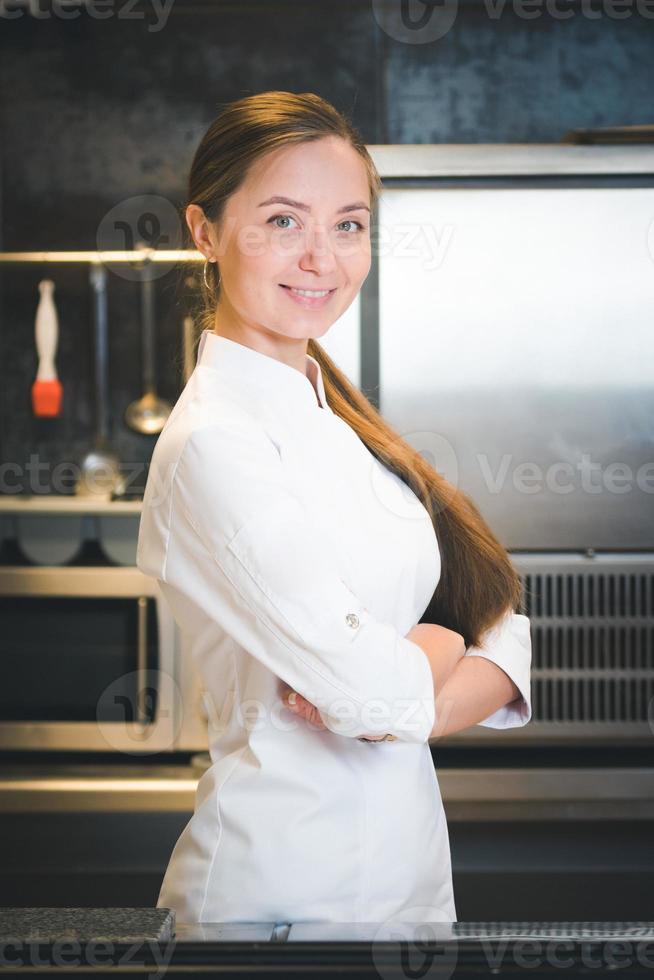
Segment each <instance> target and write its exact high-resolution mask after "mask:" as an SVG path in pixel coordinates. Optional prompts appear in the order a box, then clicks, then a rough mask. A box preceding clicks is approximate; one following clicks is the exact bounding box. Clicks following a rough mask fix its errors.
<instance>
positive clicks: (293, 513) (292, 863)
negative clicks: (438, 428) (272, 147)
mask: <svg viewBox="0 0 654 980" xmlns="http://www.w3.org/2000/svg"><path fill="white" fill-rule="evenodd" d="M322 160H323V158H322V157H320V158H317V159H316V160H315V161H314V162H316V165H317V166H320V165H322ZM311 162H312V161H311V158H310V159H309V164H311ZM303 166H304V169H303V171H302V172H303V173H306V172H307V171H306V167H307V158H306V157H305V158H304V159H303ZM275 176H276V177H277V178H278V179H279V180H280V182H281V183H283V181H282V177H283V168H282V171H280V172H278V173H277V174H276V175H275V174H273V177H270V172H269V175H268V178H267V179H269V180H271V179H275ZM325 179H326V180H327V179H328V174H326V178H325ZM303 189H304V190H305V191H306V188H303ZM341 220H343V219H341ZM285 261H287V262H288V260H285ZM294 261H295V260H294ZM311 261H312V260H308V261H307V262H305V261H304V259H301V260H300V264H299V266H298V268H300V269H301V272H300V274H299V275H298V277H297V279H296V281H300V279H301V276H305V280H304V281H306V280H307V279H308V278H309V277H310V274H311V271H315V269H314V270H311V271H310V262H311ZM228 268H229V267H228ZM335 269H336V267H334V270H335ZM330 276H331V278H332V279H335V278H336V273H335V272H334V275H333V276H332V275H331V273H330ZM280 302H281V303H282V309H284V310H285V309H286V306H285V305H283V304H285V303H286V302H288V304H289V306H288V317H289V321H288V322H289V324H290V325H291V326H292V325H293V324H294V323H295V322H296V321H295V320H294V319H293V317H294V316H306V314H304V313H302V314H300V313H298V314H295V312H294V310H293V309H292V308H291V307H292V304H293V301H292V300H291V299H289V300H288V301H287V300H286V299H283V300H280ZM298 322H299V321H298ZM316 322H317V321H316ZM304 366H305V370H304V371H302V370H298V369H297V367H296V366H292V365H291V364H289V363H286V362H285V361H284V360H282V359H279V358H277V357H275V356H271V355H270V354H269V353H264V352H263V351H262V350H258V349H255V348H254V347H253V346H252V345H248V344H246V343H241V342H239V341H238V340H237V339H234V338H233V337H227V336H223V335H221V334H220V332H219V331H218V332H214V331H212V330H204V332H203V333H202V335H201V339H200V345H199V349H198V356H197V364H196V366H195V369H194V371H193V373H192V375H191V377H190V379H189V381H188V383H187V384H186V386H185V388H184V390H183V392H182V394H181V396H180V398H179V400H178V401H177V403H176V405H175V407H174V409H173V412H172V414H171V415H170V416H169V418H168V420H167V422H166V425H165V428H164V430H163V432H162V433H161V435H160V437H159V439H158V441H157V443H156V446H155V449H154V453H153V457H152V462H151V466H150V471H149V475H148V481H147V485H146V490H145V496H144V501H143V508H142V516H141V523H140V529H139V538H138V550H137V565H138V567H139V568H140V569H141V571H143V572H144V573H146V574H147V575H150V576H153V577H155V578H156V579H157V580H158V582H159V584H160V587H161V590H162V592H163V595H164V596H165V598H166V600H167V601H168V602H169V603H170V606H171V608H172V611H173V613H174V615H175V618H176V620H177V622H178V623H179V625H180V627H181V629H182V630H184V631H185V632H186V633H187V634H188V637H189V641H190V642H189V645H188V647H187V648H188V649H190V655H191V656H192V658H193V660H194V662H195V666H196V668H197V669H198V670H199V672H200V675H201V677H202V679H203V686H204V688H205V692H206V694H205V698H206V704H207V712H208V715H209V732H208V735H209V748H210V755H211V766H210V768H209V769H208V770H207V771H206V772H205V773H204V775H203V776H202V778H201V779H200V781H199V784H198V789H197V797H196V802H195V808H194V813H193V815H192V817H191V818H190V820H189V822H188V823H187V825H186V827H185V828H184V830H183V832H182V834H181V836H180V838H179V840H178V841H177V843H176V845H175V848H174V850H173V853H172V856H171V859H170V862H169V865H168V868H167V870H166V874H165V877H164V880H163V884H162V887H161V891H160V894H159V898H158V903H157V904H158V906H159V907H169V908H173V909H174V910H175V913H176V916H177V921H178V922H179V923H202V922H205V923H206V922H238V921H241V922H242V921H249V922H252V921H259V922H302V921H324V922H386V921H387V920H388V919H389V918H392V917H394V916H402V915H403V914H405V913H408V914H410V910H412V909H419V910H420V912H419V915H418V918H419V919H420V920H423V921H426V920H441V921H450V922H452V921H455V920H456V918H457V916H456V908H455V903H454V896H453V889H452V872H451V862H450V848H449V840H448V831H447V824H446V819H445V813H444V810H443V805H442V801H441V795H440V790H439V785H438V778H437V774H436V771H435V769H434V764H433V761H432V756H431V752H430V748H429V742H428V739H429V736H430V733H431V732H432V729H433V727H434V721H435V707H434V681H433V677H432V672H431V668H430V664H429V661H428V659H427V657H426V655H425V653H424V652H423V650H422V649H421V648H420V646H418V645H417V644H416V643H414V642H412V641H411V640H409V639H407V638H406V635H405V634H406V633H407V632H408V631H409V630H410V629H411V627H412V626H414V625H415V624H416V623H418V621H419V620H420V618H421V617H422V615H423V614H424V612H425V609H426V607H427V605H428V603H429V601H430V599H431V598H432V596H433V594H434V590H435V588H436V585H437V583H438V581H439V576H440V573H441V560H440V555H439V548H438V541H437V538H436V534H435V532H434V527H433V524H432V521H431V519H430V517H429V515H428V513H427V511H426V509H425V508H424V506H423V504H422V503H421V501H420V500H419V499H418V498H417V497H416V496H415V495H414V494H413V493H412V491H411V490H410V489H409V488H408V487H407V486H406V484H405V483H404V482H403V481H402V480H400V479H399V477H397V476H396V475H395V474H394V473H392V472H391V471H390V470H389V469H387V468H386V467H385V466H384V465H382V464H381V463H380V462H379V461H378V460H377V458H376V457H375V456H374V455H373V454H372V453H371V452H370V451H369V450H368V448H367V447H366V446H365V444H364V443H363V442H362V441H361V439H360V438H359V437H358V436H357V434H356V433H355V432H354V430H353V429H352V428H351V427H350V426H349V425H348V424H347V423H346V422H345V421H344V420H343V419H342V418H340V417H339V416H338V415H337V414H335V413H334V412H333V411H332V409H331V408H330V405H329V404H328V401H327V397H326V393H325V385H324V382H323V377H322V374H321V369H320V365H319V363H318V361H317V360H316V359H314V358H313V357H311V356H310V355H309V354H306V355H305V361H304ZM528 626H529V624H528V620H527V619H526V617H525V616H521V615H518V614H515V613H511V614H509V615H507V616H506V617H505V619H504V620H503V621H502V623H501V626H500V627H499V628H497V629H495V630H494V631H493V633H492V636H491V641H490V642H489V643H488V644H487V646H486V647H485V649H484V650H483V651H481V650H476V649H474V648H470V649H469V650H468V651H466V653H468V654H475V655H480V656H485V657H488V658H489V659H491V660H493V661H494V662H495V663H497V664H498V665H500V666H501V667H502V668H503V669H504V671H505V672H506V673H507V674H508V675H509V677H510V678H511V679H512V680H513V681H514V683H515V684H516V686H517V688H518V690H519V691H520V697H519V698H517V699H516V700H514V701H512V702H510V703H508V704H506V705H504V706H503V707H501V708H500V709H499V710H497V711H495V712H494V713H493V714H492V715H491V716H490V717H488V718H486V719H485V720H484V721H483V722H482V724H485V725H487V726H490V727H495V728H508V727H513V726H518V725H524V724H526V722H528V721H529V718H530V717H531V702H530V687H529V667H530V656H531V648H530V642H529V628H528ZM288 688H291V689H293V690H295V691H297V692H299V694H300V695H302V697H304V698H306V699H307V700H308V701H309V702H311V703H312V704H313V705H316V706H317V708H318V709H319V711H320V713H321V717H322V720H323V722H324V725H325V727H318V726H317V725H312V724H311V723H310V722H308V721H307V720H306V719H304V718H299V717H296V716H294V715H293V713H292V712H291V711H289V709H288V708H287V707H286V706H285V705H284V703H283V701H282V696H283V694H284V692H285V691H287V690H288ZM382 733H384V734H389V735H391V736H394V740H384V741H362V740H360V739H361V737H362V736H366V735H367V736H371V735H380V734H382Z"/></svg>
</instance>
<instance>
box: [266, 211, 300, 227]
mask: <svg viewBox="0 0 654 980" xmlns="http://www.w3.org/2000/svg"><path fill="white" fill-rule="evenodd" d="M274 221H295V218H294V217H293V216H292V215H290V214H274V215H273V216H272V218H268V222H267V223H268V224H269V225H270V224H272V223H273V222H274ZM274 227H275V228H279V230H280V231H287V230H288V229H289V225H275V226H274Z"/></svg>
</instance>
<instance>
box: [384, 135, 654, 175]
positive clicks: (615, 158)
mask: <svg viewBox="0 0 654 980" xmlns="http://www.w3.org/2000/svg"><path fill="white" fill-rule="evenodd" d="M368 152H369V153H370V155H371V156H372V158H373V160H374V162H375V166H376V167H377V170H378V171H379V173H380V174H381V176H382V177H384V178H391V177H436V176H438V177H450V176H455V177H468V176H482V177H484V176H543V175H548V174H561V175H563V174H567V175H575V174H577V175H587V174H596V175H602V174H604V175H610V174H652V173H654V146H647V145H641V146H574V145H569V144H567V145H566V144H558V143H459V144H457V143H442V144H434V143H424V144H423V143H420V144H418V143H414V144H369V145H368Z"/></svg>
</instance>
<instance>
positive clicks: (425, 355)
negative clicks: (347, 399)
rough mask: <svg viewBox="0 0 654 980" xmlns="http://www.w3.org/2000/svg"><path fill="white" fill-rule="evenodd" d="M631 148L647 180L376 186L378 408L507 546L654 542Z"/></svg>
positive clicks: (644, 302)
mask: <svg viewBox="0 0 654 980" xmlns="http://www.w3.org/2000/svg"><path fill="white" fill-rule="evenodd" d="M561 149H562V156H564V155H565V154H567V153H569V152H570V150H571V149H573V148H572V147H568V148H561ZM574 149H580V150H582V151H583V152H584V153H585V152H586V150H587V149H589V148H585V147H578V148H574ZM592 149H597V148H592ZM602 149H604V148H602ZM610 149H612V150H617V153H616V154H615V156H616V157H618V158H621V155H622V154H623V152H624V148H621V147H620V148H615V147H611V148H610ZM636 149H644V150H647V153H646V154H643V155H638V154H637V156H640V158H641V162H642V165H643V171H645V169H646V164H645V161H648V163H647V166H649V167H650V168H651V169H650V170H649V171H647V172H648V173H649V174H651V184H652V186H649V187H597V186H595V187H593V186H591V185H592V178H591V177H589V178H588V186H583V187H556V186H548V187H542V186H539V187H529V186H525V185H524V182H523V183H520V184H519V186H518V185H516V186H513V187H510V186H502V187H496V186H492V185H491V186H484V187H477V186H476V187H474V188H470V187H438V186H436V185H435V186H433V187H429V186H420V187H403V186H391V187H387V188H385V189H384V192H383V195H382V199H381V203H380V212H379V224H380V230H381V232H382V233H383V235H382V237H381V239H380V240H381V243H382V244H381V247H380V255H379V347H380V350H379V356H380V382H379V383H380V408H381V411H382V414H383V415H384V416H385V418H387V419H388V421H389V422H390V423H391V424H392V425H393V426H394V428H396V429H397V431H398V432H399V433H400V435H401V436H403V437H404V438H405V439H407V441H408V442H410V443H411V444H412V445H413V446H414V447H415V448H416V449H418V450H419V451H420V452H422V453H423V455H425V457H426V458H427V459H428V460H429V461H430V462H433V463H434V465H436V468H437V469H439V470H440V471H441V472H442V473H443V474H444V476H445V477H446V478H447V479H448V480H449V481H450V482H451V483H453V484H454V485H456V486H458V487H460V488H461V489H462V490H464V491H465V492H466V493H468V494H469V495H470V496H471V497H472V499H473V500H474V501H475V503H476V504H477V506H478V507H479V509H480V511H481V512H482V514H483V516H484V518H485V519H486V520H487V521H488V523H489V524H490V526H491V527H492V528H493V530H494V532H495V533H496V534H497V536H498V537H499V538H500V540H501V541H502V543H503V544H504V545H505V547H507V548H509V549H512V550H529V551H538V550H550V549H560V550H585V549H587V548H594V549H597V550H599V549H604V550H609V549H616V548H619V549H621V550H642V549H649V550H652V549H654V520H652V512H653V511H652V485H653V478H654V464H653V463H652V442H653V430H652V418H654V388H653V387H652V383H651V380H652V371H651V364H652V363H654V340H653V336H654V335H653V334H652V330H651V324H650V320H651V310H652V309H654V226H652V228H651V229H650V225H651V223H652V216H653V215H654V147H642V148H640V147H631V148H629V151H628V153H627V157H628V158H629V159H631V152H632V151H633V150H636ZM412 151H413V148H411V147H407V153H406V164H405V170H406V173H407V174H409V173H413V171H414V170H415V169H416V168H415V167H414V166H413V164H412V157H413V152H412ZM435 152H436V151H435ZM551 152H552V151H551V150H548V151H547V152H546V153H545V154H544V157H543V160H542V162H541V163H540V164H539V169H540V171H543V172H549V171H548V166H549V163H548V161H549V160H550V156H551ZM436 156H437V157H438V153H436ZM600 156H601V158H602V160H603V167H602V172H608V171H609V165H608V161H609V160H610V159H611V156H612V155H611V154H608V155H607V156H606V157H604V156H603V155H600ZM555 157H558V154H555ZM473 158H474V159H475V160H476V161H477V162H476V166H477V169H478V170H479V172H480V173H481V172H482V170H483V168H482V167H481V161H482V160H483V156H481V155H477V156H475V155H474V154H473ZM445 159H446V156H444V157H443V160H442V161H441V163H440V164H438V165H434V174H439V175H441V174H442V173H443V172H445V171H446V169H447V168H446V165H445V163H444V160H445ZM509 159H513V158H512V157H511V156H509ZM530 159H531V162H532V164H533V167H534V168H535V167H536V161H537V160H538V159H539V158H538V155H537V153H536V152H535V151H534V153H533V154H532V155H531V157H530ZM598 163H599V161H598ZM395 169H396V170H398V171H399V169H400V168H399V164H398V165H397V167H396V168H395ZM462 169H463V165H462V164H461V162H460V161H459V163H458V164H457V166H456V167H454V166H453V167H452V171H453V172H454V171H456V173H457V174H459V175H460V172H461V170H462ZM515 169H516V172H517V167H516V168H515ZM491 172H494V171H493V169H492V168H491V167H490V166H489V167H488V169H487V173H488V174H490V173H491ZM507 172H513V170H512V169H511V167H509V165H508V164H507ZM553 172H554V171H552V173H553ZM593 172H595V171H593ZM609 229H610V233H609V231H608V230H609ZM648 229H650V230H649V247H648Z"/></svg>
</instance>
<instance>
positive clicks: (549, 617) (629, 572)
mask: <svg viewBox="0 0 654 980" xmlns="http://www.w3.org/2000/svg"><path fill="white" fill-rule="evenodd" d="M606 564H607V563H604V567H603V568H601V569H598V568H597V567H596V565H597V563H596V562H594V561H593V559H590V558H589V559H588V561H587V563H584V567H583V569H582V570H581V571H580V570H579V562H578V561H577V562H576V570H575V571H572V570H570V571H566V570H565V568H564V567H561V563H559V564H558V567H557V568H556V570H541V571H537V570H535V569H533V568H532V569H531V570H529V571H523V569H521V568H520V562H517V561H516V567H517V569H518V571H520V573H521V579H522V584H523V601H524V606H523V609H524V612H525V615H527V616H528V617H529V619H530V622H531V637H532V707H533V718H532V720H533V722H534V723H538V722H543V723H546V724H547V723H550V724H558V725H560V724H561V723H564V724H572V725H573V726H577V727H578V728H583V727H585V726H588V725H592V726H599V730H601V729H602V728H604V730H606V728H607V727H608V726H611V728H612V730H613V731H615V730H616V726H618V727H619V725H621V724H622V725H628V726H631V728H630V731H633V730H634V729H633V726H634V725H635V726H644V728H647V729H648V730H649V731H650V734H651V733H654V566H652V565H650V564H646V563H642V564H641V563H639V567H638V569H637V570H634V568H633V565H632V567H631V568H625V569H620V568H619V567H615V566H614V567H612V568H611V569H610V570H609V569H607V568H606ZM594 565H595V567H593V566H594Z"/></svg>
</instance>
